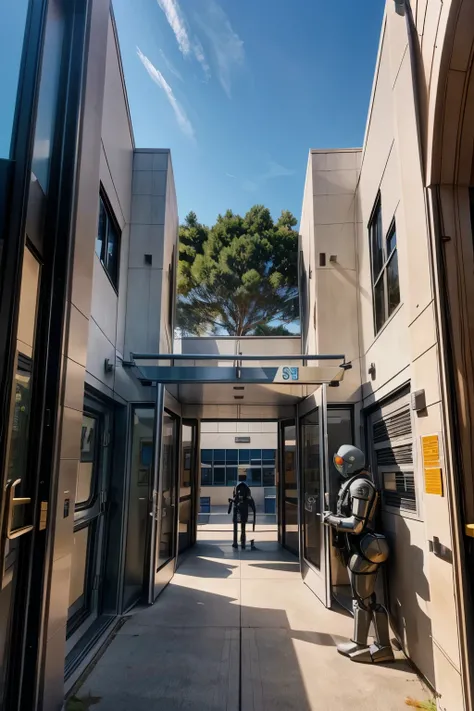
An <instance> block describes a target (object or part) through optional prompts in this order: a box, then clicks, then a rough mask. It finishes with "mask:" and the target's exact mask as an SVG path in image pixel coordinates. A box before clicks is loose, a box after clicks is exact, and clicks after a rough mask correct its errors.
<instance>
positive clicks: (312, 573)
mask: <svg viewBox="0 0 474 711" xmlns="http://www.w3.org/2000/svg"><path fill="white" fill-rule="evenodd" d="M316 410H317V411H318V412H319V421H318V428H319V445H320V446H319V467H320V469H319V475H320V491H321V508H322V510H321V513H320V517H321V520H320V531H321V538H320V540H321V544H320V545H321V557H320V569H319V570H318V569H317V568H316V566H314V565H313V564H312V563H311V562H310V561H309V560H308V559H307V558H306V557H305V547H304V502H303V497H304V493H303V492H304V479H303V441H302V430H301V424H302V420H303V419H304V417H306V415H309V414H311V413H312V412H314V411H316ZM297 414H298V417H297V422H298V430H297V438H298V439H297V443H298V446H297V451H298V452H299V455H298V460H299V461H298V480H299V492H300V495H299V497H298V498H299V506H298V510H299V520H300V525H299V532H300V565H301V575H302V577H303V580H304V582H305V584H306V585H307V586H308V587H309V588H310V590H312V592H314V594H315V595H316V597H318V598H319V600H321V602H322V603H323V605H324V606H325V607H326V608H330V607H331V605H332V595H331V561H330V556H329V546H330V535H329V528H328V527H327V526H325V525H324V523H323V520H322V511H323V510H324V508H325V503H324V502H325V496H326V493H329V465H328V433H327V393H326V385H321V386H320V387H319V388H318V389H317V390H316V391H315V392H314V393H313V394H312V395H311V397H309V398H307V399H306V400H305V401H304V402H303V403H301V405H299V406H298V413H297Z"/></svg>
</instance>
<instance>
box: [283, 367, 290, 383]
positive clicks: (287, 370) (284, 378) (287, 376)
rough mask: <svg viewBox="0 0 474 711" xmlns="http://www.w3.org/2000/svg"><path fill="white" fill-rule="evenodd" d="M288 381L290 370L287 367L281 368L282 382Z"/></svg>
mask: <svg viewBox="0 0 474 711" xmlns="http://www.w3.org/2000/svg"><path fill="white" fill-rule="evenodd" d="M289 379H290V369H289V368H288V367H285V368H283V380H289Z"/></svg>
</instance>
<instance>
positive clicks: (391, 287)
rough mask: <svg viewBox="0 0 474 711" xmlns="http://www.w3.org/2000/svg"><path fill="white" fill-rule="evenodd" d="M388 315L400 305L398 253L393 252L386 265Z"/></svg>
mask: <svg viewBox="0 0 474 711" xmlns="http://www.w3.org/2000/svg"><path fill="white" fill-rule="evenodd" d="M387 291H388V315H389V316H390V315H391V314H393V312H394V311H395V309H396V308H397V306H398V304H399V303H400V281H399V278H398V253H397V251H396V250H395V252H394V254H393V255H392V257H391V258H390V261H389V263H388V265H387Z"/></svg>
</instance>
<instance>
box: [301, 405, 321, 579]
mask: <svg viewBox="0 0 474 711" xmlns="http://www.w3.org/2000/svg"><path fill="white" fill-rule="evenodd" d="M301 444H302V452H301V459H302V472H303V497H304V499H303V517H304V519H303V520H304V555H305V558H306V559H307V560H308V561H309V562H310V563H312V564H313V565H314V566H315V567H316V568H318V570H319V568H320V566H321V512H322V501H321V464H320V434H319V411H318V410H316V411H315V412H312V413H310V414H309V415H307V416H306V417H304V418H303V420H302V421H301Z"/></svg>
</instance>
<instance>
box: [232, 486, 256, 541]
mask: <svg viewBox="0 0 474 711" xmlns="http://www.w3.org/2000/svg"><path fill="white" fill-rule="evenodd" d="M246 479H247V475H246V474H242V475H240V476H239V484H238V485H237V486H236V487H235V489H234V496H233V498H232V499H229V509H228V511H227V513H229V514H230V512H231V511H232V507H233V508H234V513H233V516H232V522H233V524H234V540H233V543H232V548H238V547H239V546H238V543H237V532H238V525H239V523H240V544H241V547H242V550H245V526H246V525H247V521H248V518H249V507H250V508H251V509H252V511H253V530H254V531H255V516H256V509H255V501H254V500H253V498H252V493H251V491H250V487H249V486H248V485H247V483H246ZM252 547H253V546H252Z"/></svg>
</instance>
